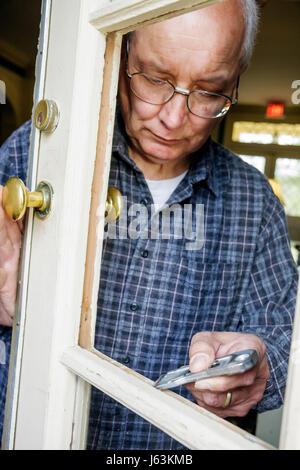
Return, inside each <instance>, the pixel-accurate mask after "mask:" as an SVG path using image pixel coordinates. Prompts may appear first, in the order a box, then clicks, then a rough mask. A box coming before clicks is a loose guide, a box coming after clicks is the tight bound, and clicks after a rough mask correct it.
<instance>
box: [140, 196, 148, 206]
mask: <svg viewBox="0 0 300 470" xmlns="http://www.w3.org/2000/svg"><path fill="white" fill-rule="evenodd" d="M141 204H143V205H144V206H146V205H147V204H148V199H146V198H145V199H142V200H141Z"/></svg>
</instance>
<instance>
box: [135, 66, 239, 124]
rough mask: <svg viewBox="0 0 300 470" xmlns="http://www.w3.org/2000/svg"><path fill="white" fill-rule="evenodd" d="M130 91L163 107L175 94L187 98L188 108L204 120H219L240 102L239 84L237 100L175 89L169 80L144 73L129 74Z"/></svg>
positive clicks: (207, 92)
mask: <svg viewBox="0 0 300 470" xmlns="http://www.w3.org/2000/svg"><path fill="white" fill-rule="evenodd" d="M126 73H127V76H128V77H129V78H130V89H131V91H132V92H133V93H134V95H135V96H137V98H140V99H141V100H142V101H145V102H146V103H149V104H156V105H162V104H165V103H167V102H168V101H170V100H171V99H172V98H173V96H174V95H175V93H179V94H181V95H185V96H186V97H187V107H188V109H189V111H190V112H191V113H192V114H194V115H195V116H198V117H202V118H218V117H221V116H224V115H225V114H226V113H227V112H228V111H229V109H230V107H231V106H232V105H234V104H236V103H237V101H238V84H239V77H238V80H237V85H236V92H235V98H234V99H233V100H232V99H231V98H230V97H229V96H226V95H223V94H221V93H213V92H211V91H206V90H194V91H189V90H185V89H184V88H180V87H175V86H174V85H173V84H172V83H171V82H169V81H168V80H162V79H161V78H158V77H154V76H153V75H149V74H147V73H143V72H137V73H132V74H131V73H129V72H128V70H126Z"/></svg>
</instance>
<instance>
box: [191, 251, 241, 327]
mask: <svg viewBox="0 0 300 470" xmlns="http://www.w3.org/2000/svg"><path fill="white" fill-rule="evenodd" d="M187 265H188V270H187V279H186V283H187V286H188V288H189V289H190V295H191V296H192V298H194V299H195V300H196V299H197V300H196V302H195V303H197V308H196V311H197V313H198V318H199V323H200V324H201V329H202V330H219V331H221V330H223V331H225V330H228V329H234V328H235V326H236V324H237V322H238V317H239V314H238V305H239V292H240V288H241V285H240V281H241V277H242V270H241V266H240V265H239V264H233V263H203V262H198V261H197V260H193V259H192V260H188V263H187Z"/></svg>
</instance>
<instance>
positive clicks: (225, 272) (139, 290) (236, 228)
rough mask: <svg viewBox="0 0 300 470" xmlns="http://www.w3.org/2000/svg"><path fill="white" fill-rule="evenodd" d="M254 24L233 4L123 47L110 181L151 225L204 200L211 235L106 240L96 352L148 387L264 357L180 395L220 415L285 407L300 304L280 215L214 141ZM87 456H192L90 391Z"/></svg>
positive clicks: (13, 167) (18, 152) (248, 4)
mask: <svg viewBox="0 0 300 470" xmlns="http://www.w3.org/2000/svg"><path fill="white" fill-rule="evenodd" d="M256 22H257V12H256V6H255V1H254V0H227V1H225V2H224V3H220V4H217V5H213V6H210V7H207V8H204V9H202V10H199V11H197V12H193V13H189V14H186V15H184V16H181V17H178V18H175V19H171V20H168V21H165V22H163V23H159V24H155V25H151V26H148V27H145V28H143V29H141V30H139V31H136V32H134V33H132V34H131V35H130V37H129V38H128V41H127V44H126V41H124V50H123V54H122V60H121V68H120V82H119V111H118V112H117V117H116V126H115V135H114V143H113V152H112V163H111V173H110V181H109V184H110V185H112V186H116V187H118V188H119V189H120V190H121V192H122V194H123V195H126V196H127V202H128V204H134V203H140V204H143V205H144V206H146V207H147V208H149V207H150V206H151V205H153V204H155V208H156V212H154V217H155V216H156V217H158V215H159V212H160V211H161V212H162V213H163V211H164V210H165V209H164V207H165V208H166V207H170V206H171V205H173V204H179V205H180V206H183V205H184V204H190V205H191V206H192V207H196V206H197V205H199V204H202V205H203V206H204V240H203V243H202V244H200V245H201V246H200V245H199V246H197V247H196V248H197V249H189V250H188V249H187V247H186V243H187V240H185V239H183V238H181V239H180V238H176V237H175V236H173V237H172V236H171V237H169V238H167V237H165V238H164V237H154V238H144V237H137V238H136V237H135V238H134V237H132V238H131V239H130V238H128V237H127V238H126V237H109V236H107V237H106V238H105V241H104V247H103V260H102V268H101V281H100V291H99V292H100V295H99V300H98V308H99V315H98V317H99V324H97V326H96V335H95V346H96V347H97V348H98V349H100V350H101V351H102V352H103V353H105V354H107V355H109V356H111V357H113V358H114V359H116V360H117V361H119V362H123V363H124V364H127V365H129V367H131V368H133V369H134V370H136V371H138V372H140V373H142V374H144V375H145V376H147V377H149V378H151V379H156V378H157V377H158V376H159V375H160V374H162V373H164V372H167V371H168V370H171V369H174V368H178V367H180V366H181V365H183V364H185V363H186V362H188V361H189V363H190V369H191V371H193V372H196V371H199V370H201V369H204V368H206V367H208V366H209V365H211V364H212V362H213V361H214V359H215V358H216V357H221V356H223V355H226V354H228V353H230V352H234V351H238V350H243V349H250V348H251V349H255V350H256V351H257V353H258V357H259V360H258V363H257V365H256V366H255V367H254V368H253V369H252V370H250V371H248V372H245V373H243V374H240V375H236V376H232V377H222V378H217V379H210V380H206V381H199V382H196V383H193V384H189V385H187V386H186V387H181V388H180V389H179V390H178V393H180V394H181V395H183V396H185V397H188V398H189V399H191V400H195V401H196V402H197V403H198V404H199V405H200V406H202V407H205V408H206V409H208V410H210V411H212V412H213V413H215V414H217V415H218V416H220V417H228V416H244V415H246V414H247V413H248V411H249V410H250V409H251V408H253V407H254V408H255V409H257V410H258V411H265V410H268V409H272V408H276V407H279V406H280V405H281V404H282V401H283V393H284V387H285V380H286V372H287V361H288V356H289V344H290V336H291V328H292V316H293V313H294V308H295V297H296V284H297V270H296V267H295V263H294V261H293V259H292V256H291V252H290V247H289V238H288V235H287V228H286V221H285V215H284V211H283V208H282V206H281V204H280V202H279V200H278V199H277V197H276V196H275V195H274V193H273V191H272V189H271V187H270V185H269V184H268V182H267V180H266V179H265V177H264V176H263V175H262V174H260V173H259V172H258V171H257V170H255V169H254V168H253V167H250V166H249V165H247V164H246V163H244V162H243V161H242V160H240V159H239V158H238V157H237V156H235V155H234V154H232V153H231V152H229V151H228V150H227V149H225V148H223V147H222V146H221V145H219V144H217V143H215V142H213V141H212V140H211V138H210V135H211V133H212V131H213V130H214V128H215V127H216V125H217V124H218V123H219V122H220V121H221V120H222V118H223V116H224V115H225V114H226V113H227V111H228V110H229V108H230V106H231V105H232V104H234V103H235V102H236V101H237V88H238V81H239V77H240V75H241V74H242V73H243V72H244V71H245V70H246V68H247V62H248V60H249V57H250V54H251V47H252V44H253V40H254V35H255V29H256ZM29 134H30V123H27V124H25V126H23V128H21V129H20V130H18V131H17V132H16V133H15V134H14V135H13V136H12V137H11V138H10V140H9V141H8V142H7V143H6V144H5V145H4V147H3V149H2V150H1V162H2V163H1V164H2V173H3V177H2V183H3V182H4V181H5V179H6V178H7V177H8V176H11V175H12V174H18V176H21V177H23V178H25V173H26V164H27V163H26V162H27V151H28V143H29ZM18 170H19V172H18ZM1 217H2V219H1V220H2V228H1V245H2V248H1V252H0V254H1V261H2V266H1V267H2V282H1V290H0V294H1V310H0V315H1V317H0V318H1V320H2V324H3V325H10V324H11V322H12V312H13V304H14V300H13V299H14V295H15V279H16V275H15V272H16V266H17V259H18V246H19V238H20V234H19V228H18V226H17V225H14V224H12V223H10V222H9V221H7V220H6V219H4V215H3V214H2V215H1ZM120 223H121V221H120ZM4 252H5V253H6V255H4ZM100 320H101V322H100ZM2 335H3V336H5V335H6V336H8V335H9V327H8V326H6V327H2ZM4 389H5V380H3V384H2V393H4ZM2 406H3V405H2ZM88 448H89V449H181V448H183V447H182V446H181V445H180V444H179V443H178V442H176V441H174V440H173V439H171V438H170V437H169V436H167V435H166V434H164V433H163V432H161V431H160V430H158V429H156V428H154V427H153V426H152V425H150V424H149V423H147V422H145V421H144V420H143V419H142V418H140V417H139V416H137V415H135V414H134V413H132V412H131V411H129V410H128V409H126V408H123V407H122V406H121V405H119V404H117V403H116V402H114V401H113V400H112V399H111V398H109V397H107V396H105V395H104V394H103V393H101V392H100V391H98V390H94V389H93V393H92V401H91V412H90V426H89V437H88Z"/></svg>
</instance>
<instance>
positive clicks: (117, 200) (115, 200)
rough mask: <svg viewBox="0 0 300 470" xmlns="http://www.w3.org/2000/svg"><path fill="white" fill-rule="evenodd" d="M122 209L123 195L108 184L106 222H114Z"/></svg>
mask: <svg viewBox="0 0 300 470" xmlns="http://www.w3.org/2000/svg"><path fill="white" fill-rule="evenodd" d="M122 210H123V196H122V194H121V192H120V191H119V190H118V189H117V188H115V187H114V186H110V187H109V188H108V191H107V198H106V205H105V218H106V222H109V223H111V222H115V221H117V220H118V218H119V217H120V215H121V212H122Z"/></svg>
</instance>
